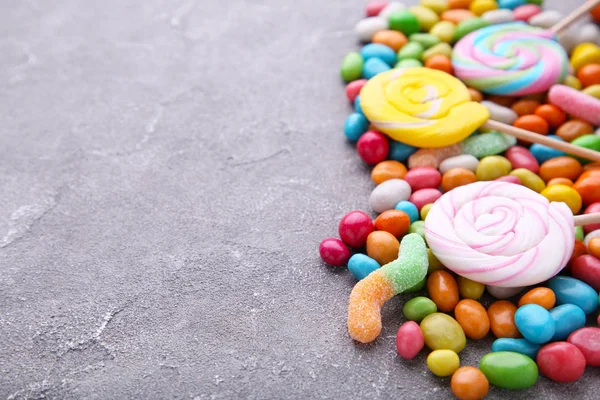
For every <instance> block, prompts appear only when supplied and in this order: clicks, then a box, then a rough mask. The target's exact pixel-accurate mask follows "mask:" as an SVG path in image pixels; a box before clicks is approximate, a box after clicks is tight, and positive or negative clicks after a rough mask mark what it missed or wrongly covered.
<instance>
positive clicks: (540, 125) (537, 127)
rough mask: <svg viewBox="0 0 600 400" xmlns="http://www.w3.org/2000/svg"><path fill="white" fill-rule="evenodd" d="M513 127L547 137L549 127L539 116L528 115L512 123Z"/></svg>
mask: <svg viewBox="0 0 600 400" xmlns="http://www.w3.org/2000/svg"><path fill="white" fill-rule="evenodd" d="M513 126H514V127H517V128H521V129H525V130H527V131H531V132H535V133H539V134H540V135H547V134H548V130H549V129H550V127H549V126H548V122H546V120H545V119H544V118H542V117H540V116H539V115H535V114H528V115H523V116H521V117H519V118H517V120H516V121H515V122H514V123H513Z"/></svg>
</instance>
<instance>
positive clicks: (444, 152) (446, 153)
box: [408, 144, 462, 168]
mask: <svg viewBox="0 0 600 400" xmlns="http://www.w3.org/2000/svg"><path fill="white" fill-rule="evenodd" d="M460 154H462V146H461V145H460V144H453V145H451V146H447V147H439V148H435V149H426V148H423V149H419V150H417V151H416V152H415V153H413V154H412V155H411V156H410V157H409V158H408V167H409V168H416V167H433V168H438V167H439V165H440V163H441V162H442V161H444V160H445V159H446V158H450V157H454V156H458V155H460Z"/></svg>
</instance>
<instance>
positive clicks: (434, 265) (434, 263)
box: [427, 249, 444, 275]
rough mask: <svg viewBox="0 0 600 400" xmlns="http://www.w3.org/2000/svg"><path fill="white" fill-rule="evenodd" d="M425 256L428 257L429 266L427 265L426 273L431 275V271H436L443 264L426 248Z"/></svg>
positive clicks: (441, 267)
mask: <svg viewBox="0 0 600 400" xmlns="http://www.w3.org/2000/svg"><path fill="white" fill-rule="evenodd" d="M427 256H428V258H429V266H428V267H427V274H429V275H431V273H432V272H433V271H437V270H439V269H443V268H444V266H443V265H442V263H441V262H440V260H438V259H437V258H436V256H435V255H434V254H433V253H432V252H431V249H427Z"/></svg>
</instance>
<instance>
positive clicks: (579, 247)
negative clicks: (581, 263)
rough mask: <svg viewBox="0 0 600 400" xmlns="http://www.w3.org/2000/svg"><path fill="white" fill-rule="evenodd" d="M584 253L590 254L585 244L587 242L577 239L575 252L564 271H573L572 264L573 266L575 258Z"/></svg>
mask: <svg viewBox="0 0 600 400" xmlns="http://www.w3.org/2000/svg"><path fill="white" fill-rule="evenodd" d="M584 254H588V251H587V246H586V245H585V243H584V242H583V241H582V240H578V239H575V245H574V246H573V254H572V255H571V258H570V260H569V262H568V263H567V266H566V267H565V268H564V269H563V271H564V272H569V271H571V266H572V264H573V262H574V261H575V259H576V258H577V257H579V256H582V255H584ZM576 278H577V277H576ZM578 279H580V278H578ZM586 283H587V282H586Z"/></svg>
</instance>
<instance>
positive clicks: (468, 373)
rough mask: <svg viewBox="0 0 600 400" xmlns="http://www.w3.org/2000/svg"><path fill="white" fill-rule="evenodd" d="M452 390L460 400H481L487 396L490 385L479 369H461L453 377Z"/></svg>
mask: <svg viewBox="0 0 600 400" xmlns="http://www.w3.org/2000/svg"><path fill="white" fill-rule="evenodd" d="M450 388H451V389H452V394H454V396H456V398H457V399H458V400H479V399H483V398H484V397H485V396H486V395H487V393H488V391H489V389H490V384H489V382H488V380H487V378H486V377H485V375H484V374H483V372H481V371H480V370H479V369H477V368H475V367H460V368H459V369H457V370H456V372H454V374H453V375H452V379H451V381H450Z"/></svg>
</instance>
